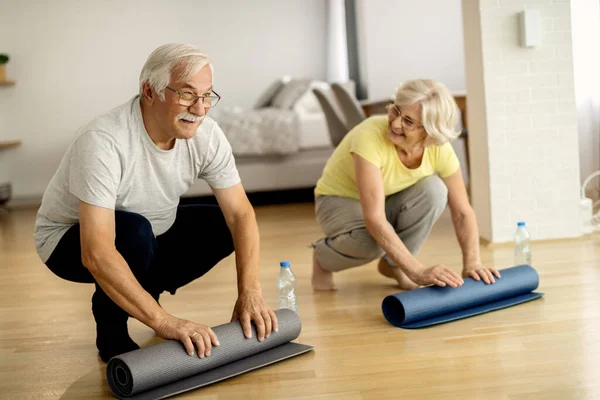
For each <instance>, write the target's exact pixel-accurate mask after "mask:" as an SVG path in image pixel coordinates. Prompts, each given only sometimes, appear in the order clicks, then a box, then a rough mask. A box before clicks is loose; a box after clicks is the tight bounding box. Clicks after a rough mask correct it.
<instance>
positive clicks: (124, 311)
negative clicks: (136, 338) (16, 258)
mask: <svg viewBox="0 0 600 400" xmlns="http://www.w3.org/2000/svg"><path fill="white" fill-rule="evenodd" d="M219 99H220V97H219V95H218V94H217V93H216V92H215V91H214V90H213V84H212V64H211V63H210V59H209V58H208V57H207V56H206V55H204V54H202V53H201V52H200V51H198V49H196V48H195V47H192V46H188V45H181V44H168V45H164V46H161V47H159V48H158V49H156V50H155V51H154V52H153V53H152V54H151V55H150V56H149V57H148V60H147V61H146V64H145V65H144V67H143V69H142V72H141V75H140V92H139V94H138V95H136V96H135V97H133V98H132V99H130V100H129V101H127V102H126V103H124V104H123V105H121V106H118V107H116V108H114V109H113V110H111V111H109V112H107V113H106V114H104V115H102V116H100V117H97V118H95V119H94V120H92V121H91V122H90V123H88V124H87V125H86V126H84V127H83V128H82V129H81V130H80V131H79V132H78V134H77V136H76V139H75V140H74V142H73V143H72V145H71V146H70V147H69V149H68V150H67V152H66V154H65V156H64V158H63V159H62V162H61V164H60V166H59V168H58V170H57V172H56V173H55V175H54V177H53V178H52V180H51V181H50V183H49V185H48V187H47V189H46V192H45V193H44V197H43V200H42V205H41V207H40V209H39V211H38V215H37V219H36V226H35V233H34V235H35V244H36V248H37V251H38V254H39V256H40V258H41V259H42V261H43V262H44V263H45V264H46V266H47V267H48V268H49V269H50V270H51V271H52V272H53V273H54V274H56V275H57V276H59V277H60V278H63V279H66V280H69V281H73V282H82V283H94V284H95V288H96V290H95V292H94V294H93V296H92V313H93V315H94V319H95V320H96V346H97V347H98V351H99V354H100V357H101V358H102V360H104V361H108V360H109V359H110V358H111V357H113V356H115V355H118V354H121V353H124V352H127V351H131V350H135V349H138V348H139V346H138V345H137V344H136V343H135V342H133V340H132V339H131V338H130V337H129V333H128V330H127V319H128V318H129V316H132V317H134V318H136V319H138V320H139V321H141V322H142V323H144V324H145V325H147V326H149V327H150V328H152V329H154V330H155V331H156V333H157V334H158V335H159V336H160V337H162V338H163V339H176V340H179V341H181V342H182V343H183V345H184V347H185V349H186V351H187V353H188V354H189V355H192V354H194V352H195V350H196V349H195V348H194V346H195V347H196V348H197V355H198V356H199V357H205V356H210V353H211V348H212V346H213V345H216V346H218V345H219V341H218V338H217V336H216V335H215V333H214V332H213V331H212V330H211V329H210V328H209V327H208V326H205V325H200V324H197V323H195V322H192V321H187V320H184V319H180V318H177V317H175V316H173V315H170V314H168V313H167V312H166V311H165V310H163V309H162V308H161V307H160V305H159V303H158V299H159V295H160V294H161V293H162V292H163V291H168V292H170V293H171V294H175V291H176V290H177V289H178V288H180V287H182V286H184V285H186V284H188V283H190V282H192V281H193V280H195V279H197V278H199V277H201V276H202V275H204V274H205V273H207V272H208V271H209V270H210V269H211V268H212V267H213V266H215V265H216V264H217V263H218V262H219V261H220V260H222V259H223V258H225V257H227V256H229V255H230V254H231V253H232V252H233V251H234V249H235V253H236V265H237V277H238V299H237V302H236V304H235V306H234V308H233V315H232V320H239V321H240V323H241V324H242V327H243V330H244V334H245V335H246V337H248V338H249V337H251V334H252V330H251V323H252V322H253V323H254V324H255V325H256V329H257V334H258V340H261V341H262V340H264V339H265V338H268V337H269V335H270V333H271V332H272V331H277V319H276V316H275V314H274V312H273V310H272V309H270V308H269V307H268V306H267V304H266V303H265V301H264V300H263V297H262V290H261V286H260V282H259V232H258V226H257V223H256V218H255V214H254V210H253V209H252V206H251V204H250V203H249V201H248V198H247V197H246V193H245V191H244V189H243V187H242V184H241V183H240V178H239V175H238V172H237V169H236V166H235V161H234V157H233V155H232V151H231V146H230V144H229V143H228V142H227V140H226V138H225V136H224V134H223V132H222V131H221V129H220V128H219V126H218V125H217V124H216V123H215V122H214V121H213V120H212V119H210V118H209V117H207V115H206V114H207V112H208V110H209V109H210V108H211V107H214V106H215V105H216V104H217V102H218V101H219ZM196 179H204V180H206V182H207V183H208V184H209V185H210V186H211V188H212V190H213V193H214V194H215V197H216V199H217V201H218V204H219V206H201V205H188V206H181V205H179V199H180V196H181V195H182V194H184V193H186V191H187V190H188V189H189V188H190V186H191V185H192V183H193V182H194V180H196Z"/></svg>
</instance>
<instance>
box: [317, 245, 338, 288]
mask: <svg viewBox="0 0 600 400" xmlns="http://www.w3.org/2000/svg"><path fill="white" fill-rule="evenodd" d="M312 286H313V289H314V290H320V291H328V290H337V286H336V285H335V282H334V281H333V272H331V271H325V270H324V269H323V268H321V264H319V261H317V257H316V256H315V254H314V253H313V273H312Z"/></svg>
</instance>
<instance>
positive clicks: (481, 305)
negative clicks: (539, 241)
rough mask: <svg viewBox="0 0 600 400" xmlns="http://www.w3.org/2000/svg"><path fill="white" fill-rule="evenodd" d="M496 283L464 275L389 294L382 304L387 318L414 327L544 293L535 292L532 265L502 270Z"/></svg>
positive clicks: (409, 327)
mask: <svg viewBox="0 0 600 400" xmlns="http://www.w3.org/2000/svg"><path fill="white" fill-rule="evenodd" d="M499 272H500V276H501V278H500V279H498V278H494V279H495V280H496V283H493V284H486V283H485V282H483V280H480V281H476V280H474V279H473V278H464V281H465V283H464V284H463V285H462V286H459V287H457V288H452V287H450V286H446V287H440V286H428V287H424V288H419V289H413V290H409V291H406V292H401V293H396V294H392V295H389V296H386V297H385V298H384V299H383V302H382V305H381V308H382V311H383V315H384V316H385V318H386V319H387V320H388V322H389V323H390V324H392V325H394V326H397V327H399V328H406V329H414V328H424V327H427V326H432V325H437V324H442V323H445V322H450V321H455V320H458V319H463V318H468V317H472V316H474V315H479V314H483V313H486V312H489V311H494V310H499V309H502V308H507V307H511V306H515V305H517V304H520V303H525V302H527V301H530V300H534V299H537V298H539V297H542V296H543V295H544V294H543V293H536V292H533V291H534V290H535V289H537V287H538V284H539V276H538V274H537V272H536V270H535V269H533V268H532V267H531V266H529V265H518V266H515V267H511V268H507V269H504V270H500V271H499Z"/></svg>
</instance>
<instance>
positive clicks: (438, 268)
mask: <svg viewBox="0 0 600 400" xmlns="http://www.w3.org/2000/svg"><path fill="white" fill-rule="evenodd" d="M409 278H410V279H412V280H413V281H414V282H415V283H417V284H419V285H421V286H427V285H437V286H441V287H444V286H450V287H453V288H456V287H459V286H462V284H463V283H465V281H464V280H463V279H462V278H461V277H460V275H458V274H457V273H456V272H454V271H452V270H451V269H450V268H448V267H446V266H445V265H444V264H439V265H435V266H433V267H429V268H425V269H422V270H420V271H419V272H418V273H417V274H416V275H415V276H414V277H412V276H409Z"/></svg>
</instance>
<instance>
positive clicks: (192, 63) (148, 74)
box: [140, 43, 213, 101]
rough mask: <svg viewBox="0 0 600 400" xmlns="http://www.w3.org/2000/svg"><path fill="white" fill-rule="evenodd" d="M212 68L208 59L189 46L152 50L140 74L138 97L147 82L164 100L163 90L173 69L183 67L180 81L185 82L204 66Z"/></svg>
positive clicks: (168, 46) (172, 44) (175, 45)
mask: <svg viewBox="0 0 600 400" xmlns="http://www.w3.org/2000/svg"><path fill="white" fill-rule="evenodd" d="M206 65H209V66H210V69H211V71H212V70H213V66H212V63H211V60H210V58H209V57H208V56H207V55H206V54H204V53H202V52H200V50H198V49H197V48H196V47H194V46H192V45H189V44H180V43H169V44H165V45H163V46H160V47H159V48H157V49H156V50H154V51H153V52H152V53H151V54H150V56H148V59H147V60H146V63H145V64H144V67H143V68H142V72H141V73H140V96H143V87H144V83H145V82H148V83H149V84H150V86H151V87H152V88H153V89H154V91H155V92H156V93H158V96H159V97H160V100H161V101H164V100H165V89H166V87H167V86H169V81H170V80H171V72H172V71H173V69H175V68H177V67H179V66H182V67H184V69H183V72H182V74H181V76H179V77H178V78H179V79H180V80H181V81H186V80H188V79H190V78H191V77H192V76H194V75H195V74H196V73H198V71H200V69H202V68H203V67H204V66H206Z"/></svg>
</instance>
